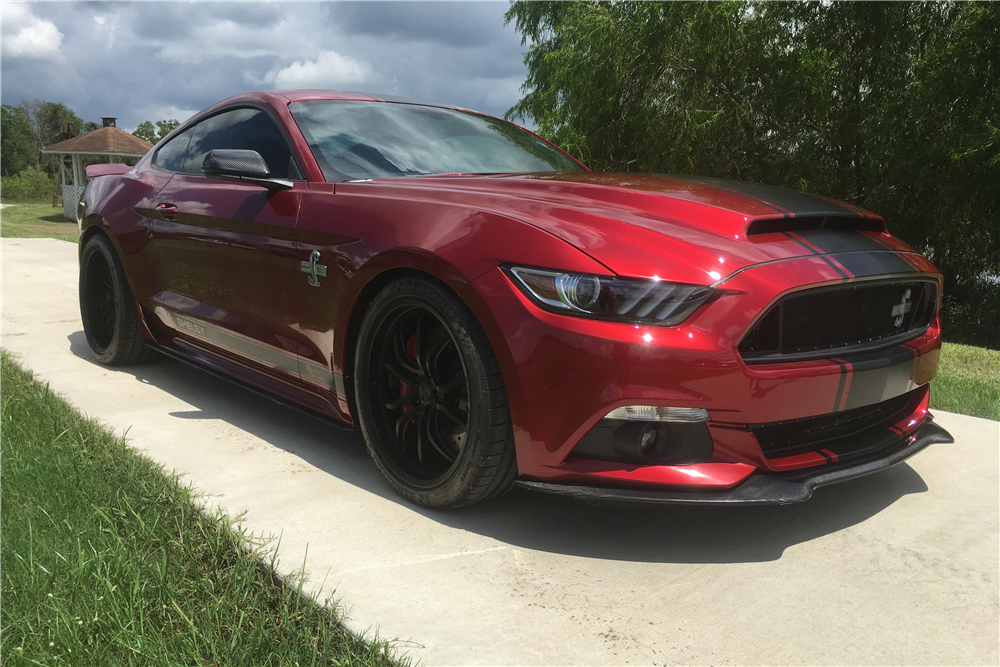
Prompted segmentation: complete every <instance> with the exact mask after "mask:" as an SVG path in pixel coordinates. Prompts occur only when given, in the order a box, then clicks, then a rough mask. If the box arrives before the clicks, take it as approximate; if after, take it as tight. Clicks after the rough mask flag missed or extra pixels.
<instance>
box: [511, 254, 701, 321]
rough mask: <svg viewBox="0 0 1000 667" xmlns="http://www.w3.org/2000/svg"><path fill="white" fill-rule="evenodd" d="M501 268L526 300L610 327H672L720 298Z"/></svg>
mask: <svg viewBox="0 0 1000 667" xmlns="http://www.w3.org/2000/svg"><path fill="white" fill-rule="evenodd" d="M502 268H503V270H504V271H505V272H506V273H507V275H508V276H510V277H511V278H512V279H513V282H514V284H515V285H517V287H518V288H519V289H520V290H521V291H522V292H524V293H525V295H527V296H528V297H529V298H530V299H531V300H532V301H534V302H535V303H536V304H538V305H539V306H541V307H542V308H544V309H546V310H551V311H553V312H558V313H564V314H567V315H578V316H583V317H592V318H594V319H599V320H610V321H612V322H626V323H629V324H652V325H656V326H673V325H676V324H680V323H681V322H683V321H684V320H686V319H687V318H688V317H689V316H690V315H691V313H693V312H694V311H695V310H697V309H698V307H699V306H701V305H702V304H704V303H705V302H706V301H708V300H709V299H710V298H712V296H714V295H715V294H716V290H714V289H712V288H711V287H705V286H704V285H686V284H682V283H670V282H665V281H662V280H631V279H625V278H609V277H607V276H595V275H589V274H582V273H569V272H564V271H549V270H545V269H532V268H525V267H520V266H509V265H508V266H504V267H502Z"/></svg>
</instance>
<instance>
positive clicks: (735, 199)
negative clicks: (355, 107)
mask: <svg viewBox="0 0 1000 667" xmlns="http://www.w3.org/2000/svg"><path fill="white" fill-rule="evenodd" d="M376 182H377V183H379V184H381V185H384V186H389V187H390V188H393V186H398V187H402V188H405V189H406V190H407V191H408V192H407V196H411V197H418V198H422V197H421V194H418V193H422V195H423V196H425V197H427V198H431V199H434V200H437V201H441V200H450V201H455V202H457V203H462V204H464V205H474V206H476V207H479V208H483V209H484V210H491V211H493V212H497V213H502V214H504V215H508V216H511V217H516V218H518V219H520V220H522V221H524V222H527V223H529V224H531V225H534V226H536V227H539V228H541V229H543V230H545V231H547V232H549V233H551V234H553V235H555V236H557V237H559V238H561V239H563V240H564V241H566V242H567V243H570V244H572V245H574V246H576V247H577V248H579V249H580V250H582V251H583V252H585V253H587V254H588V255H590V256H591V257H593V258H594V259H595V260H597V261H598V262H600V263H602V264H603V265H604V266H606V267H608V269H609V270H611V271H613V272H614V273H617V274H619V275H625V276H633V277H653V276H658V277H660V278H663V279H667V280H676V281H681V282H691V283H698V284H706V283H712V282H717V281H718V280H719V279H720V278H723V277H725V276H727V275H730V274H732V273H734V272H736V271H738V270H740V269H743V268H746V267H748V266H752V265H754V264H760V263H763V262H769V261H774V260H776V259H786V258H791V257H803V256H809V255H816V254H823V253H825V252H848V251H851V250H865V249H873V248H878V249H880V250H882V251H885V250H886V249H887V245H888V246H889V247H891V248H894V249H898V250H903V251H912V248H910V247H909V246H906V244H904V243H901V242H899V241H898V240H896V239H893V238H892V237H891V236H889V235H888V234H886V233H885V226H884V223H883V222H882V219H881V218H880V217H879V216H877V215H875V214H874V213H871V212H870V211H866V210H864V209H862V208H859V207H857V206H853V205H850V204H847V203H844V202H839V201H835V200H832V199H827V198H824V197H819V196H815V195H809V194H806V193H803V192H797V191H794V190H787V189H784V188H777V187H773V186H766V185H756V184H748V183H741V182H738V181H727V180H722V179H709V178H694V177H687V176H654V175H645V174H600V173H593V172H580V173H559V174H527V175H523V174H518V175H497V176H460V175H452V176H433V177H418V178H412V177H411V178H402V179H379V180H378V181H376ZM393 189H394V188H393ZM400 194H402V193H400ZM831 230H837V231H831ZM816 234H825V235H826V236H827V237H829V236H831V235H836V236H837V237H838V239H837V242H836V243H832V244H828V247H823V244H819V245H817V244H816V243H815V242H809V241H807V240H805V239H803V238H802V237H803V235H805V236H810V235H812V236H813V237H815V236H816ZM874 237H878V238H877V239H876V238H874ZM852 239H853V240H852ZM553 268H558V267H553Z"/></svg>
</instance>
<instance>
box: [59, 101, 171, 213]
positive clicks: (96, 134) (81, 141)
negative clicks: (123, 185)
mask: <svg viewBox="0 0 1000 667" xmlns="http://www.w3.org/2000/svg"><path fill="white" fill-rule="evenodd" d="M101 120H102V121H103V122H104V127H100V128H98V129H96V130H94V131H93V132H88V133H87V134H81V135H80V136H79V137H73V138H72V139H67V140H66V141H60V142H59V143H58V144H52V145H51V146H46V147H45V148H43V149H42V153H46V154H53V155H58V156H59V175H60V180H61V182H62V200H63V215H64V216H65V217H66V219H67V220H76V205H77V203H78V202H79V201H80V196H81V195H82V194H83V188H84V187H85V186H86V185H87V174H86V172H85V171H84V168H83V160H82V159H81V156H84V155H101V156H107V157H108V162H114V161H115V158H116V157H142V156H143V155H145V154H146V153H148V152H149V150H150V149H151V148H152V147H153V144H151V143H149V142H148V141H145V140H143V139H140V138H139V137H136V136H133V135H131V134H129V133H128V132H126V131H125V130H119V129H118V128H117V127H115V121H116V118H115V117H114V116H104V117H102V118H101Z"/></svg>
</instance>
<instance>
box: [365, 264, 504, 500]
mask: <svg viewBox="0 0 1000 667" xmlns="http://www.w3.org/2000/svg"><path fill="white" fill-rule="evenodd" d="M354 367H355V396H356V398H357V405H358V416H359V421H360V423H361V430H362V432H363V433H364V435H365V440H366V441H367V443H368V451H369V453H370V454H371V456H372V458H373V459H374V460H375V463H376V465H377V466H378V468H379V470H380V471H381V472H382V474H383V475H384V476H385V478H386V479H387V480H388V482H389V484H391V485H392V486H393V488H394V489H395V490H396V491H397V492H399V494H400V495H402V496H403V497H405V498H407V499H408V500H410V501H412V502H414V503H417V504H420V505H424V506H425V507H436V508H443V507H458V506H461V505H468V504H471V503H475V502H480V501H483V500H486V499H488V498H492V497H494V496H496V495H499V494H501V493H503V492H504V491H506V490H508V489H509V488H510V486H511V482H512V480H513V479H514V476H515V475H516V474H517V462H516V459H515V456H514V446H513V437H512V429H511V424H510V412H509V410H508V406H507V394H506V391H505V390H504V385H503V378H502V377H501V374H500V368H499V365H498V364H497V360H496V356H495V355H494V353H493V350H492V348H491V347H490V344H489V341H488V340H487V339H486V335H485V333H484V332H483V330H482V328H481V327H480V326H479V323H478V322H477V321H476V319H475V317H473V315H472V314H471V313H470V312H469V311H468V310H467V308H466V307H465V305H464V304H463V303H462V302H461V301H459V300H458V299H457V298H456V297H455V296H454V295H453V294H451V293H450V292H449V291H447V290H446V289H445V288H443V287H442V286H440V285H438V284H436V283H434V282H431V281H429V280H424V279H420V278H408V279H404V280H400V281H398V282H395V283H392V284H391V285H389V286H388V287H386V288H385V289H384V290H383V291H382V292H381V293H379V295H378V296H377V297H375V300H374V301H373V302H372V304H371V306H370V307H369V309H368V312H367V313H366V315H365V319H364V321H363V323H362V325H361V332H360V333H359V336H358V345H357V351H356V354H355V366H354Z"/></svg>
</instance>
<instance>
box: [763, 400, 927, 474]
mask: <svg viewBox="0 0 1000 667" xmlns="http://www.w3.org/2000/svg"><path fill="white" fill-rule="evenodd" d="M922 391H925V390H924V389H915V390H914V391H911V392H909V393H906V394H902V395H900V396H897V397H895V398H890V399H889V400H887V401H882V402H881V403H876V404H874V405H866V406H864V407H862V408H853V409H851V410H844V411H843V412H834V413H831V414H828V415H819V416H818V417H806V418H804V419H792V420H789V421H782V422H770V423H767V424H752V425H751V426H750V432H751V433H753V434H754V436H755V437H756V438H757V442H758V443H759V444H760V448H761V451H763V452H764V456H766V457H767V458H769V459H776V458H781V457H784V456H795V455H796V454H804V453H806V452H815V451H819V450H822V449H827V450H830V451H833V452H835V453H836V454H837V455H838V456H839V457H840V459H841V460H842V459H844V458H850V457H854V456H860V455H863V454H866V453H869V452H871V451H874V450H876V449H879V448H881V446H883V445H885V444H891V443H892V442H895V441H896V440H898V439H899V435H898V434H897V433H893V432H892V431H889V430H888V427H889V426H892V425H893V424H895V423H897V422H899V421H901V420H902V419H903V418H904V417H906V416H907V415H908V414H910V413H912V412H913V411H914V410H916V409H917V403H919V400H920V398H921V396H920V395H919V392H922Z"/></svg>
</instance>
